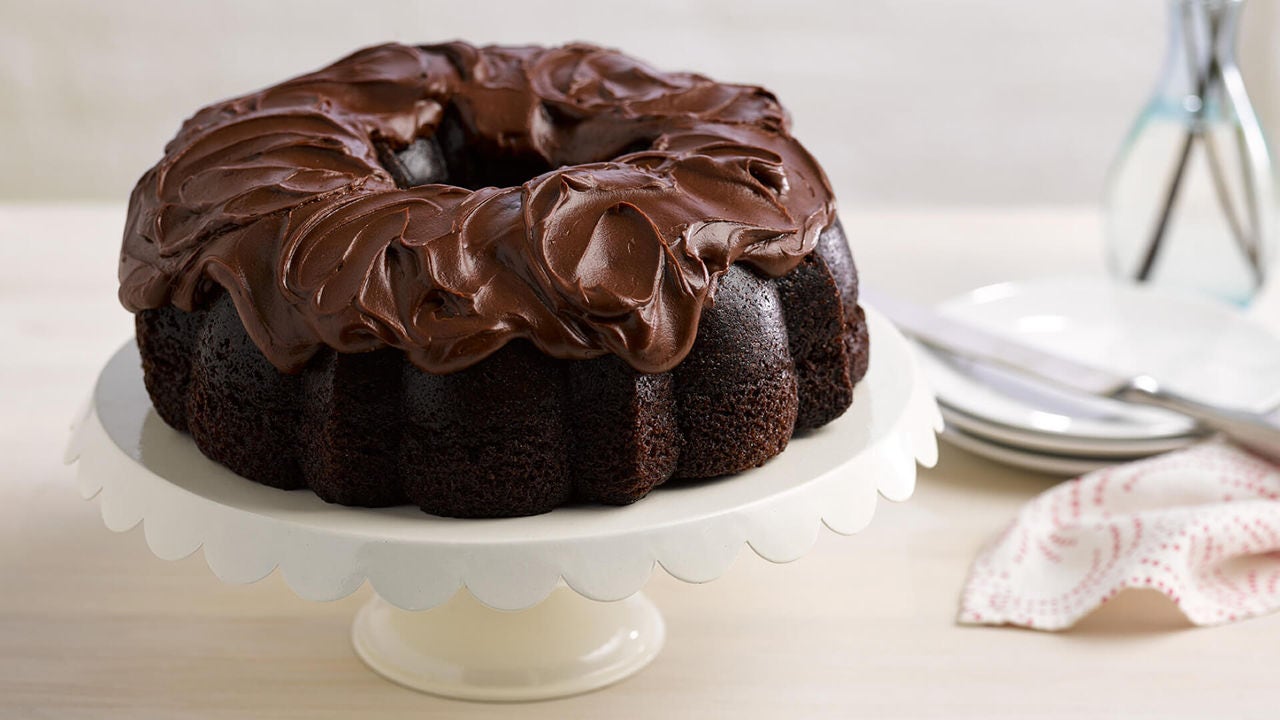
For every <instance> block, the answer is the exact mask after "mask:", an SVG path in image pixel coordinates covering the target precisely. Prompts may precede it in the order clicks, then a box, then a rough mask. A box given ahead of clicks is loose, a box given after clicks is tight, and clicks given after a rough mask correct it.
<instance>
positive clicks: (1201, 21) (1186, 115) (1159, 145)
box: [1105, 0, 1276, 305]
mask: <svg viewBox="0 0 1280 720" xmlns="http://www.w3.org/2000/svg"><path fill="white" fill-rule="evenodd" d="M1243 4H1244V0H1170V1H1169V45H1168V50H1167V52H1166V56H1165V63H1164V69H1163V71H1162V73H1161V77H1160V81H1159V83H1158V84H1157V86H1156V90H1155V94H1154V96H1153V97H1152V98H1151V100H1150V101H1149V102H1148V103H1147V105H1146V107H1145V108H1144V109H1143V111H1142V114H1141V115H1140V116H1139V117H1138V120H1137V122H1136V123H1135V124H1134V127H1133V129H1132V130H1131V131H1130V132H1129V135H1128V137H1127V138H1126V140H1125V143H1124V146H1123V147H1122V148H1121V150H1120V154H1119V155H1118V156H1117V158H1116V160H1115V163H1114V165H1113V166H1112V168H1111V173H1110V178H1109V180H1108V188H1107V197H1106V203H1105V221H1106V232H1107V245H1108V264H1109V267H1110V269H1111V271H1112V273H1113V274H1115V275H1116V276H1118V277H1122V278H1128V279H1133V280H1137V281H1140V282H1153V283H1159V284H1162V285H1170V286H1176V287H1180V288H1186V289H1194V290H1201V291H1204V292H1207V293H1210V294H1212V295H1215V296H1217V297H1219V298H1222V299H1224V300H1227V301H1229V302H1233V303H1237V304H1240V305H1244V304H1247V303H1248V302H1249V301H1250V300H1252V299H1253V297H1254V295H1256V294H1257V292H1258V290H1259V289H1260V288H1261V287H1262V284H1263V283H1264V281H1265V280H1266V272H1267V268H1268V266H1269V265H1270V261H1271V260H1272V255H1273V254H1274V252H1275V230H1276V228H1275V218H1274V213H1275V201H1274V198H1275V196H1274V192H1275V182H1274V172H1273V168H1272V161H1271V155H1270V152H1269V151H1268V149H1267V143H1266V140H1265V139H1264V137H1263V132H1262V127H1261V126H1260V125H1259V123H1258V119H1257V116H1256V115H1255V114H1254V111H1253V106H1252V104H1251V103H1250V102H1249V97H1248V94H1247V93H1246V92H1245V87H1244V81H1243V80H1242V78H1241V76H1240V71H1239V68H1238V66H1237V65H1236V34H1237V33H1236V31H1237V27H1238V23H1239V19H1240V11H1241V9H1242V7H1243Z"/></svg>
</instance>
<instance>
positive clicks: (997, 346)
mask: <svg viewBox="0 0 1280 720" xmlns="http://www.w3.org/2000/svg"><path fill="white" fill-rule="evenodd" d="M859 295H860V296H861V297H862V299H865V300H867V301H868V302H869V303H870V304H871V305H872V306H874V307H875V308H876V309H877V310H879V311H880V312H882V313H884V314H885V315H887V316H888V317H889V319H890V320H892V321H893V323H894V325H897V326H898V328H899V329H900V330H902V331H903V332H904V333H906V334H907V335H910V336H911V337H913V338H915V339H916V340H917V341H919V342H921V343H923V344H924V345H927V346H929V347H932V348H935V349H937V350H941V351H943V352H945V353H950V354H952V355H958V356H960V357H963V358H968V359H971V360H978V361H980V362H983V363H987V364H992V365H997V366H999V367H1002V368H1006V369H1008V370H1013V371H1014V372H1017V373H1019V374H1022V375H1028V376H1031V377H1033V378H1034V379H1036V380H1039V381H1042V382H1046V383H1049V384H1051V385H1055V386H1057V387H1060V388H1064V389H1067V390H1073V391H1076V392H1081V393H1085V394H1087V395H1096V396H1099V397H1115V396H1117V395H1118V394H1120V393H1121V392H1123V391H1124V390H1125V389H1126V388H1127V387H1128V386H1129V384H1130V378H1129V377H1128V376H1126V375H1120V374H1117V373H1114V372H1111V371H1109V370H1104V369H1102V368H1096V367H1092V366H1090V365H1086V364H1084V363H1079V362H1076V361H1074V360H1071V359H1069V358H1064V357H1061V356H1059V355H1054V354H1052V353H1049V352H1045V351H1044V350H1040V349H1039V348H1035V347H1032V346H1030V345H1027V344H1025V343H1022V342H1018V341H1016V340H1010V339H1008V338H1005V337H1001V336H999V335H997V334H995V333H992V332H989V331H987V330H984V329H982V328H979V327H976V326H974V325H971V324H968V323H962V322H957V321H954V320H948V319H946V318H943V317H941V316H939V315H938V314H936V313H935V312H934V311H933V310H931V309H929V308H925V307H921V306H919V305H916V304H914V303H911V302H908V301H905V300H901V299H899V298H894V297H890V296H887V295H884V294H882V293H879V292H876V291H874V290H871V289H870V288H866V287H863V288H860V289H859Z"/></svg>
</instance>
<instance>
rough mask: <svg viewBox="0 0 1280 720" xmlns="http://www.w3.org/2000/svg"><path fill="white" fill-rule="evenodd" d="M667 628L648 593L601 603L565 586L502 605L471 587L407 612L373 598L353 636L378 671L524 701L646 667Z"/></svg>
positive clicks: (450, 691)
mask: <svg viewBox="0 0 1280 720" xmlns="http://www.w3.org/2000/svg"><path fill="white" fill-rule="evenodd" d="M665 636H666V628H665V625H664V624H663V622H662V615H661V614H660V613H659V612H658V609H657V608H656V607H655V606H654V604H653V603H652V602H650V601H649V599H648V598H647V597H645V596H644V594H642V593H636V594H635V595H632V596H631V597H628V598H626V599H625V600H618V601H616V602H596V601H594V600H588V599H587V598H584V597H582V596H581V595H579V594H577V593H575V592H573V591H572V590H570V589H569V588H565V587H560V588H557V589H556V590H555V591H553V592H552V593H551V595H550V596H549V597H548V598H547V599H546V600H544V601H542V602H541V603H539V604H537V605H535V606H533V607H531V608H529V609H527V610H519V611H515V612H511V611H505V610H494V609H493V608H490V607H488V606H486V605H484V604H483V603H481V602H480V601H478V600H476V599H475V598H474V597H473V596H472V595H471V594H470V593H468V592H466V591H465V590H463V591H460V592H459V593H458V594H457V595H455V596H454V597H453V599H451V600H449V601H448V602H446V603H445V604H443V605H440V606H438V607H435V608H433V609H431V610H421V611H417V612H412V611H408V610H401V609H399V608H397V607H395V606H394V605H391V604H390V603H388V602H387V601H385V600H383V599H382V598H380V597H377V596H374V598H373V599H372V600H370V601H369V602H368V603H366V604H365V606H364V607H363V608H361V609H360V612H359V613H358V614H357V615H356V621H355V625H354V627H353V628H352V632H351V640H352V643H353V644H354V645H355V649H356V653H357V654H358V655H359V656H360V658H361V659H362V660H364V661H365V663H366V664H368V665H369V667H371V668H373V670H374V671H375V672H377V673H378V674H380V675H382V676H383V677H385V678H387V679H388V680H392V681H394V682H397V683H399V684H401V685H404V686H406V687H410V688H413V689H414V690H421V691H423V692H427V693H431V694H433V695H443V696H445V697H452V698H460V699H463V700H487V701H491V702H494V701H496V702H515V701H524V700H545V699H549V698H557V697H564V696H567V695H577V694H579V693H584V692H587V691H590V690H595V689H597V688H601V687H604V686H606V685H610V684H612V683H615V682H618V681H619V680H622V679H623V678H626V677H628V676H630V675H632V674H634V673H635V672H637V671H639V670H640V669H641V668H643V667H644V666H645V665H647V664H648V663H649V661H650V660H653V658H654V657H656V656H657V655H658V651H659V650H661V649H662V643H663V640H664V638H665Z"/></svg>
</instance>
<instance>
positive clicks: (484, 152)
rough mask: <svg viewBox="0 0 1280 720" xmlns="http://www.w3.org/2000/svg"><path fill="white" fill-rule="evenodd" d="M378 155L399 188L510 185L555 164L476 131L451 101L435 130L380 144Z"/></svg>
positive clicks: (523, 180) (530, 177)
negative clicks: (397, 144) (399, 143)
mask: <svg viewBox="0 0 1280 720" xmlns="http://www.w3.org/2000/svg"><path fill="white" fill-rule="evenodd" d="M378 155H379V159H380V160H381V161H382V165H383V167H385V168H386V169H387V172H389V173H391V177H392V178H394V179H395V181H396V185H398V186H399V187H401V188H410V187H415V186H418V185H430V184H433V183H445V184H448V185H457V186H458V187H464V188H467V189H468V190H478V189H480V188H482V187H512V186H515V185H520V184H521V183H524V182H526V181H528V180H530V179H532V178H534V177H537V176H538V175H541V174H543V173H545V172H548V171H550V170H554V169H555V168H553V167H552V166H551V165H550V164H549V163H548V162H547V161H546V160H545V159H543V158H542V156H540V155H538V154H537V153H533V152H528V151H524V152H522V151H520V150H518V149H513V148H507V147H503V146H501V145H499V144H498V143H497V142H495V141H494V140H493V139H491V138H487V137H484V136H482V135H480V134H479V133H476V132H475V131H474V129H473V128H472V127H471V126H470V124H469V123H467V122H465V121H464V120H463V119H462V117H461V116H460V115H459V113H458V111H457V110H456V109H455V108H454V107H453V106H450V107H449V108H447V109H446V110H445V115H444V118H443V119H442V120H441V121H440V127H438V128H437V129H436V133H435V135H433V136H431V137H427V138H418V139H417V140H414V141H413V142H412V143H410V144H409V146H408V147H403V148H392V147H390V146H388V145H382V146H380V147H379V149H378Z"/></svg>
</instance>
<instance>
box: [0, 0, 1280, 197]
mask: <svg viewBox="0 0 1280 720" xmlns="http://www.w3.org/2000/svg"><path fill="white" fill-rule="evenodd" d="M1276 5H1277V0H1251V5H1250V6H1249V7H1248V8H1247V9H1246V14H1245V26H1246V27H1245V30H1244V33H1243V36H1244V42H1243V45H1244V50H1243V56H1244V57H1243V59H1242V64H1243V65H1244V69H1245V73H1246V77H1247V79H1248V80H1249V82H1250V85H1251V90H1252V92H1253V93H1254V94H1255V96H1256V97H1255V99H1257V100H1258V101H1259V105H1260V106H1261V111H1262V113H1263V115H1264V118H1266V119H1268V120H1271V119H1277V118H1278V117H1280V112H1277V108H1276V101H1275V100H1274V99H1273V98H1274V97H1275V96H1276V95H1277V94H1278V93H1275V92H1273V91H1272V87H1273V86H1274V85H1275V84H1276V82H1277V73H1276V71H1275V66H1276V65H1277V62H1278V61H1280V50H1276V49H1273V45H1274V43H1273V42H1271V39H1272V38H1273V37H1274V32H1273V31H1274V30H1275V29H1276V27H1277V18H1278V17H1280V12H1278V10H1277V7H1276ZM1164 13H1165V5H1164V3H1163V2H1162V1H1160V0H1127V1H1117V0H856V1H855V0H850V1H848V2H818V1H816V0H804V1H788V0H763V1H761V0H706V1H703V2H696V1H695V0H657V1H653V2H642V1H640V0H636V1H634V2H609V1H606V0H595V1H591V0H569V1H563V2H546V1H544V0H525V1H523V2H496V1H489V2H484V1H481V0H445V1H443V2H437V1H430V2H426V1H423V0H417V1H411V0H341V1H338V0H289V1H284V2H267V1H265V0H226V1H223V2H209V3H199V4H197V3H187V2H160V1H158V0H156V1H146V0H124V1H112V2H108V1H106V0H52V1H45V2H36V1H35V0H31V1H26V2H24V1H22V0H0V152H2V153H3V161H4V167H5V172H3V173H0V200H3V199H45V198H53V199H56V198H88V199H106V200H117V201H122V200H123V199H125V198H126V197H127V194H128V192H129V189H130V188H131V187H132V184H133V182H134V180H135V179H136V178H137V176H138V175H140V174H141V173H142V171H143V170H145V169H146V168H147V167H148V166H149V165H150V164H152V163H153V162H154V161H155V160H156V159H157V158H158V156H159V153H160V152H161V148H162V146H163V145H164V143H165V142H166V141H167V140H168V139H169V138H170V137H171V136H172V135H173V133H174V132H175V131H176V129H177V126H178V123H179V122H180V121H181V120H182V119H183V118H184V117H186V116H187V115H189V114H191V113H192V112H193V111H194V110H196V109H197V108H198V107H200V106H202V105H204V104H206V103H208V102H211V101H213V100H216V99H220V98H222V97H226V96H230V95H236V94H240V93H243V92H246V91H249V90H251V89H254V88H257V87H259V86H262V85H266V84H270V83H273V82H275V81H277V80H281V79H283V78H285V77H288V76H291V75H294V74H297V73H300V72H303V71H306V70H309V69H312V68H314V67H318V66H320V65H323V64H325V63H327V62H329V61H331V60H334V59H336V58H337V57H339V56H341V55H344V54H346V53H347V52H349V51H350V50H352V49H354V48H356V47H359V46H362V45H366V44H372V43H377V42H383V41H387V40H401V41H407V42H432V41H440V40H446V39H451V38H463V39H468V40H472V41H475V42H538V43H558V42H563V41H568V40H574V39H583V40H589V41H593V42H597V43H600V44H605V45H612V46H615V47H619V48H622V49H624V50H626V51H629V52H631V53H633V54H635V55H638V56H640V57H642V58H645V59H646V60H648V61H649V62H650V63H652V64H654V65H656V66H658V67H662V68H667V69H693V70H698V71H701V72H705V73H707V74H709V75H711V76H713V77H716V78H719V79H725V80H737V81H744V82H754V83H759V84H762V85H766V86H768V87H770V88H771V89H773V90H774V91H776V92H777V93H778V95H779V96H780V97H781V98H782V100H783V102H784V103H785V104H786V105H787V106H788V107H789V108H790V109H791V111H792V114H793V116H794V118H795V121H796V127H797V134H798V135H799V136H800V137H801V138H802V139H803V140H804V141H805V142H806V143H807V144H808V145H809V146H810V147H811V149H812V150H813V151H814V153H815V154H816V155H817V156H818V158H819V159H820V160H821V161H822V162H823V164H824V165H825V166H826V168H827V170H828V172H829V173H830V174H831V175H832V177H833V179H834V180H835V181H836V184H837V187H838V190H839V192H840V195H841V202H842V203H843V204H845V205H859V206H878V205H886V204H962V203H989V204H1005V203H1022V204H1032V203H1034V204H1042V203H1081V202H1084V203H1088V202H1093V201H1095V200H1096V199H1097V197H1098V195H1099V194H1100V192H1101V186H1102V178H1103V176H1104V174H1105V171H1106V165H1107V163H1108V161H1109V159H1110V157H1111V155H1112V153H1113V152H1114V150H1115V148H1116V146H1117V144H1118V143H1119V141H1120V139H1121V137H1122V136H1123V134H1124V132H1125V130H1126V128H1127V126H1128V124H1129V123H1130V121H1131V120H1132V119H1133V117H1134V115H1135V114H1136V112H1137V110H1138V108H1139V106H1140V105H1141V103H1142V101H1143V100H1144V98H1145V96H1146V94H1147V93H1148V91H1149V90H1150V88H1151V87H1152V85H1153V83H1154V80H1155V77H1156V75H1157V72H1158V68H1159V63H1160V59H1161V56H1162V53H1163V45H1164V40H1165V38H1164V34H1165V27H1164ZM1272 135H1273V136H1280V133H1276V132H1272Z"/></svg>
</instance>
